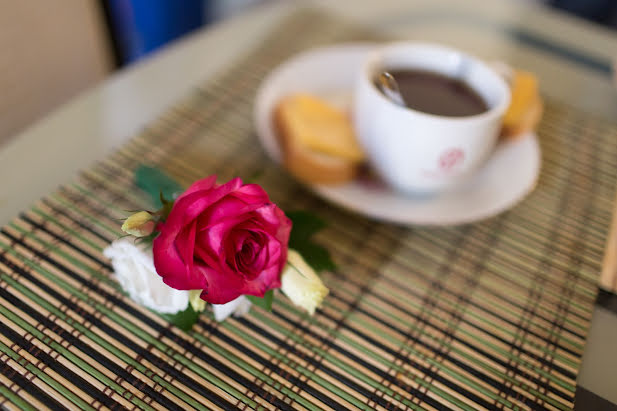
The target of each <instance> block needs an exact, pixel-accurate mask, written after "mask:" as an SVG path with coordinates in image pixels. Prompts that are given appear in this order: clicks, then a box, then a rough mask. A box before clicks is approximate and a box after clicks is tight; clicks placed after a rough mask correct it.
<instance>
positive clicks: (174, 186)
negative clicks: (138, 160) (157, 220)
mask: <svg viewBox="0 0 617 411" xmlns="http://www.w3.org/2000/svg"><path fill="white" fill-rule="evenodd" d="M135 184H136V185H137V187H139V188H140V189H142V190H143V191H145V192H146V193H147V194H148V195H149V196H150V199H151V200H152V203H153V204H154V205H155V207H156V208H159V207H161V206H162V205H163V204H164V202H163V201H161V199H163V198H172V199H173V198H174V197H175V195H176V194H179V193H181V192H182V191H184V188H183V187H182V185H180V184H179V183H178V182H177V181H176V180H174V179H173V178H171V177H170V176H168V175H167V174H165V173H164V172H163V171H162V170H160V169H158V168H156V167H149V166H146V165H144V164H140V165H139V166H138V167H137V169H136V170H135Z"/></svg>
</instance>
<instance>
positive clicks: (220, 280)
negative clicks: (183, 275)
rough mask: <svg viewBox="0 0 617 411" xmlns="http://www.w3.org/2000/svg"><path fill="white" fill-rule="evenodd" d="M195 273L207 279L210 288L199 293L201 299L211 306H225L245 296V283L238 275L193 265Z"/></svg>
mask: <svg viewBox="0 0 617 411" xmlns="http://www.w3.org/2000/svg"><path fill="white" fill-rule="evenodd" d="M195 271H199V272H200V273H201V275H203V276H204V277H207V278H208V284H209V285H210V287H209V288H208V289H207V290H206V289H204V291H203V292H202V293H201V299H202V300H205V301H207V302H209V303H211V304H225V303H227V302H229V301H231V300H233V299H235V298H238V297H239V296H240V295H242V294H245V293H244V292H242V290H243V289H244V288H245V282H244V279H243V278H242V277H240V276H239V275H236V274H233V273H229V272H221V271H217V270H213V269H211V268H210V267H205V266H201V265H195Z"/></svg>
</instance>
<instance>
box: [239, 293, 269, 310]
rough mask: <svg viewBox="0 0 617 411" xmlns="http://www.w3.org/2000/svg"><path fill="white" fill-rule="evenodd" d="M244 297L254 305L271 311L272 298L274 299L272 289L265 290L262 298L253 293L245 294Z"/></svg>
mask: <svg viewBox="0 0 617 411" xmlns="http://www.w3.org/2000/svg"><path fill="white" fill-rule="evenodd" d="M246 298H248V299H249V301H250V302H252V303H253V304H255V305H256V306H258V307H261V308H263V309H264V310H267V311H272V300H273V299H274V290H268V291H266V293H265V294H264V296H263V298H260V297H256V296H254V295H247V296H246Z"/></svg>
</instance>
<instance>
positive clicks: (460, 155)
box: [439, 148, 465, 172]
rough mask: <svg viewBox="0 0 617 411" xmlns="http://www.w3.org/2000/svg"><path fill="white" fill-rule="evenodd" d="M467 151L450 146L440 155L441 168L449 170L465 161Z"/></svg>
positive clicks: (444, 170)
mask: <svg viewBox="0 0 617 411" xmlns="http://www.w3.org/2000/svg"><path fill="white" fill-rule="evenodd" d="M464 158H465V153H464V152H463V150H461V149H460V148H449V149H447V150H445V151H444V152H443V153H441V155H440V156H439V170H440V171H443V172H449V171H452V170H453V169H454V167H456V166H457V165H459V164H460V163H462V162H463V159H464Z"/></svg>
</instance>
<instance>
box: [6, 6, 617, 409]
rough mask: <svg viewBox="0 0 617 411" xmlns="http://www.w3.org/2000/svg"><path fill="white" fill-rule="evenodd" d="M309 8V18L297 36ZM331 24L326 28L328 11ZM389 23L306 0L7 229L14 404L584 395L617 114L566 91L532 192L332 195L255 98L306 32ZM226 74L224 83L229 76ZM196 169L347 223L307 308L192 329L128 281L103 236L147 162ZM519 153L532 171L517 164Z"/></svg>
mask: <svg viewBox="0 0 617 411" xmlns="http://www.w3.org/2000/svg"><path fill="white" fill-rule="evenodd" d="M291 27H293V28H294V33H302V34H301V35H297V36H286V35H285V33H288V32H289V31H288V30H289V29H290V28H291ZM314 27H319V30H314V29H313V28H314ZM352 38H354V39H364V40H366V39H370V35H368V34H366V33H363V32H362V31H358V30H356V29H354V28H353V27H350V26H348V25H346V24H344V23H342V22H340V21H338V20H335V19H333V18H329V17H326V16H323V15H319V14H316V13H314V12H311V11H302V12H299V13H298V14H295V15H293V16H291V17H289V18H288V19H286V20H285V21H283V22H282V23H281V25H280V26H279V27H278V28H277V29H275V30H274V32H273V33H272V35H271V36H270V37H269V38H268V39H266V40H265V41H264V42H263V44H264V45H263V47H261V48H260V49H258V50H255V51H254V52H253V53H251V55H249V56H247V57H246V58H244V59H242V60H240V61H238V62H237V63H236V64H234V65H233V66H232V67H230V69H229V70H228V72H227V73H226V74H225V76H224V77H222V78H221V79H219V81H213V82H210V83H208V84H207V85H205V86H204V87H203V88H200V89H199V90H196V91H195V92H194V93H192V94H191V95H190V96H188V97H187V98H185V99H184V100H183V101H182V102H180V103H179V104H177V105H176V106H174V107H173V108H171V109H170V110H169V111H168V112H167V113H166V114H164V115H163V116H162V117H161V118H160V119H158V120H157V121H156V122H154V123H153V124H152V125H151V126H150V127H148V128H147V129H146V130H144V131H143V133H141V134H140V135H138V136H136V137H135V138H134V139H133V140H132V141H131V142H130V143H128V144H127V145H126V146H125V147H123V148H122V149H121V150H119V151H118V152H116V153H114V154H113V155H112V156H110V157H109V158H108V159H107V160H105V161H103V162H101V163H99V164H96V165H95V166H94V167H93V168H91V169H89V170H87V171H85V172H83V173H81V174H80V175H79V177H78V178H77V179H76V180H75V181H74V182H72V183H71V184H68V185H66V186H63V187H61V188H60V189H59V190H58V191H56V192H54V193H52V194H50V195H49V196H47V197H46V198H44V199H43V200H41V201H40V202H38V203H37V204H36V205H35V206H34V207H33V208H32V209H31V210H29V211H26V212H24V213H23V214H21V215H20V216H19V217H18V218H17V219H15V220H14V221H13V222H12V223H10V224H9V225H8V226H6V227H4V228H3V229H2V230H1V232H0V369H1V373H0V405H1V406H3V407H6V408H9V409H14V408H23V409H37V410H40V409H62V408H66V407H68V408H81V409H93V408H96V409H98V408H105V409H107V408H111V409H118V408H125V407H126V408H143V409H191V408H197V409H232V408H240V409H249V408H277V409H321V408H326V409H327V408H330V409H343V408H360V409H390V410H394V409H397V410H398V409H407V408H409V409H442V408H453V409H478V408H493V409H495V408H496V409H502V408H503V409H517V408H518V409H528V408H534V409H542V408H546V409H569V408H572V406H573V401H574V399H573V396H574V391H575V386H576V376H577V372H578V369H579V365H580V361H581V354H582V352H583V346H584V344H585V338H586V335H587V331H588V326H589V321H590V318H591V313H592V309H593V303H594V298H595V296H596V292H597V279H598V273H599V272H600V269H601V261H602V255H603V249H604V241H605V238H606V234H607V230H608V226H609V224H610V219H611V210H612V206H611V205H612V202H613V199H614V186H615V182H616V181H617V165H616V164H615V161H614V159H615V158H617V128H616V127H615V126H614V125H610V124H607V123H605V122H603V121H600V120H599V119H595V118H593V117H590V116H589V115H587V114H584V113H581V112H579V111H576V110H574V109H573V108H571V107H568V106H564V105H561V104H558V103H556V102H552V101H549V102H548V104H547V110H546V115H545V118H544V121H543V123H542V125H541V128H540V130H539V135H540V140H541V144H542V149H543V156H544V157H543V169H542V175H541V178H540V181H539V184H538V187H537V188H536V190H535V192H534V193H533V194H532V195H531V196H530V197H529V198H528V199H526V200H525V201H524V202H523V203H522V204H520V205H518V206H517V207H515V208H514V209H512V210H510V211H508V212H506V213H504V214H502V215H501V216H499V217H496V218H492V219H489V220H486V221H483V222H480V223H476V224H473V225H466V226H462V227H456V228H413V229H410V228H403V227H398V226H394V225H388V224H382V223H376V222H372V221H369V220H367V219H365V218H362V217H360V216H357V215H352V214H349V213H347V212H345V211H343V210H339V209H336V208H334V207H331V206H329V205H327V204H326V203H324V202H322V201H321V200H319V199H318V198H316V197H315V196H313V195H312V194H311V193H310V192H308V191H307V190H306V189H304V188H303V187H302V186H300V185H298V184H297V183H295V182H294V181H293V180H291V179H290V178H289V177H287V176H286V175H285V173H283V172H281V170H280V169H278V168H277V167H276V166H274V165H273V164H272V163H271V162H270V161H269V160H268V159H267V158H266V157H265V155H264V153H263V152H262V150H261V149H260V147H259V143H258V142H257V139H256V137H255V136H254V130H253V125H252V120H251V119H252V116H251V110H252V101H253V97H254V92H255V90H256V87H257V86H258V84H259V82H260V80H261V79H262V78H263V77H264V75H265V74H266V73H267V72H268V71H269V70H271V69H272V68H273V67H274V66H275V65H276V64H278V63H280V62H281V61H283V60H284V59H285V58H287V57H288V56H289V55H290V54H292V53H294V52H296V51H299V50H302V49H304V48H306V47H309V46H312V45H317V44H323V43H328V42H333V41H340V40H349V39H352ZM223 84H224V86H223ZM144 161H145V162H147V163H149V164H153V165H159V166H161V167H162V168H164V169H165V170H166V171H167V172H168V173H169V174H171V175H173V176H174V177H175V178H177V179H178V180H179V181H181V182H182V183H183V184H186V185H188V184H189V183H190V182H191V181H193V180H195V179H197V178H200V177H203V176H205V175H208V174H212V173H217V174H218V175H219V178H220V181H223V180H227V179H229V178H231V177H233V176H236V175H239V176H242V177H245V178H248V177H249V176H254V175H260V177H259V180H258V182H259V183H261V184H262V185H263V186H264V187H265V188H266V190H267V191H268V192H269V193H270V194H271V196H272V198H273V200H274V201H275V202H277V203H278V204H279V205H280V206H281V207H282V208H283V209H287V210H290V209H310V210H313V211H314V212H315V213H316V214H318V215H320V216H322V217H323V218H324V219H325V220H326V221H328V222H329V227H328V228H327V229H326V230H324V231H322V232H320V233H319V235H318V241H319V242H320V243H321V244H323V245H325V246H327V247H328V248H329V249H330V250H331V252H332V254H333V257H334V259H335V261H336V262H337V264H338V267H339V270H338V271H337V272H332V273H326V274H325V275H324V281H325V282H326V283H327V285H328V286H329V287H330V289H331V290H332V293H331V295H330V296H329V297H328V298H327V300H326V302H325V306H324V307H323V309H322V310H320V311H319V312H318V313H317V314H316V315H315V316H314V317H308V316H306V315H304V314H303V313H302V312H300V311H299V310H297V309H296V308H295V307H293V306H292V305H291V304H290V303H289V301H288V300H286V299H285V298H283V297H281V298H278V299H276V301H275V304H274V307H273V311H272V312H271V313H270V312H265V311H263V310H261V309H259V308H253V310H252V311H251V313H250V315H249V316H248V317H247V318H243V319H233V318H232V319H229V320H227V321H226V322H224V323H220V324H219V323H216V322H214V321H213V320H212V317H211V316H210V315H204V316H202V317H203V318H202V319H201V321H200V322H199V323H198V325H197V327H196V329H195V330H194V331H192V332H190V333H185V332H182V331H181V330H179V329H176V328H174V327H172V326H170V325H169V324H168V323H166V322H165V321H164V320H163V319H161V318H160V317H159V316H157V315H156V314H154V313H152V312H149V311H148V310H145V309H143V308H142V307H140V306H138V305H136V304H135V303H133V302H132V301H131V300H129V299H128V298H126V297H125V296H124V294H123V293H122V291H121V290H120V289H119V288H118V284H117V283H116V282H115V281H114V279H113V278H112V275H111V267H110V265H109V263H108V261H106V260H105V259H104V257H103V256H102V254H101V250H102V249H103V248H104V247H105V246H106V245H107V244H108V243H110V242H111V241H112V240H113V239H115V238H117V237H118V236H119V235H120V232H119V219H120V218H122V217H124V216H126V213H125V212H124V211H123V210H134V209H139V208H143V207H147V205H148V203H147V199H146V197H145V196H144V195H143V194H142V193H140V192H139V191H137V190H136V189H135V187H134V186H133V185H132V173H133V170H134V167H135V166H136V165H137V164H138V163H140V162H144ZM513 172H516V171H515V170H513Z"/></svg>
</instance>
